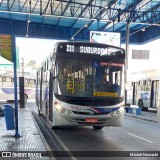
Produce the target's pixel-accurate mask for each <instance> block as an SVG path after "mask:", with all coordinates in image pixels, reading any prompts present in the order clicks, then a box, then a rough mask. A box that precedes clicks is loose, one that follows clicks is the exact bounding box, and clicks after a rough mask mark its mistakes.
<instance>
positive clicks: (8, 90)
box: [0, 74, 35, 102]
mask: <svg viewBox="0 0 160 160" xmlns="http://www.w3.org/2000/svg"><path fill="white" fill-rule="evenodd" d="M17 86H18V87H17V93H18V99H19V77H18V78H17ZM34 98H35V78H26V77H25V78H24V99H25V102H27V100H28V99H34ZM0 101H14V77H13V76H11V75H8V74H1V75H0Z"/></svg>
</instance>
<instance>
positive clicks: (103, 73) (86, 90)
mask: <svg viewBox="0 0 160 160" xmlns="http://www.w3.org/2000/svg"><path fill="white" fill-rule="evenodd" d="M123 73H124V64H123V63H119V62H118V61H115V62H114V60H102V59H101V60H95V59H94V60H84V59H78V58H77V59H68V58H67V59H66V58H59V59H57V62H56V74H57V79H56V85H55V86H56V88H55V92H56V93H57V94H59V95H62V96H72V97H90V98H91V97H92V98H105V97H108V98H115V97H123V96H124V95H123V90H122V88H124V86H123V85H124V84H123V79H124V77H123Z"/></svg>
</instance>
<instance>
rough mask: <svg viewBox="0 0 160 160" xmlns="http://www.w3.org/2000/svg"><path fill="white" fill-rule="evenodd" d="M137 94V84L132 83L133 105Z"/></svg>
mask: <svg viewBox="0 0 160 160" xmlns="http://www.w3.org/2000/svg"><path fill="white" fill-rule="evenodd" d="M137 93H138V82H133V98H132V104H133V105H136V100H137Z"/></svg>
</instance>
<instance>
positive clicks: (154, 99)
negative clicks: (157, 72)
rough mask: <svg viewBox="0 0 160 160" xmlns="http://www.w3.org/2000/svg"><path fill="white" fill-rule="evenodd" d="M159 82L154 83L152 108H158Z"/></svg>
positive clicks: (151, 97)
mask: <svg viewBox="0 0 160 160" xmlns="http://www.w3.org/2000/svg"><path fill="white" fill-rule="evenodd" d="M158 88H159V81H157V80H155V81H152V86H151V96H150V99H151V101H150V107H152V108H157V101H158Z"/></svg>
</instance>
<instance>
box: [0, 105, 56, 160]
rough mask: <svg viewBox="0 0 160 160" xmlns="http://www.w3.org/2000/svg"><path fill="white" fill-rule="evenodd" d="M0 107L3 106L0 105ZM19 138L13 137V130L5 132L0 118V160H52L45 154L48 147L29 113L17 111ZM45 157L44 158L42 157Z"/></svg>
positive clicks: (26, 109) (27, 110)
mask: <svg viewBox="0 0 160 160" xmlns="http://www.w3.org/2000/svg"><path fill="white" fill-rule="evenodd" d="M0 107H3V104H2V103H0ZM18 119H19V120H18V123H19V127H18V128H19V134H20V137H18V138H17V137H15V130H7V129H6V123H5V117H4V116H3V115H1V116H0V144H1V145H0V160H1V159H8V158H9V159H42V160H43V159H44V160H50V159H54V158H53V157H49V156H48V154H47V152H48V151H50V147H49V145H48V144H47V142H46V141H45V138H44V137H43V134H42V133H41V131H40V129H39V127H38V125H37V123H36V121H35V120H34V118H33V115H32V113H31V111H30V110H29V109H28V108H27V107H26V108H19V109H18ZM43 155H45V156H43Z"/></svg>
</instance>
